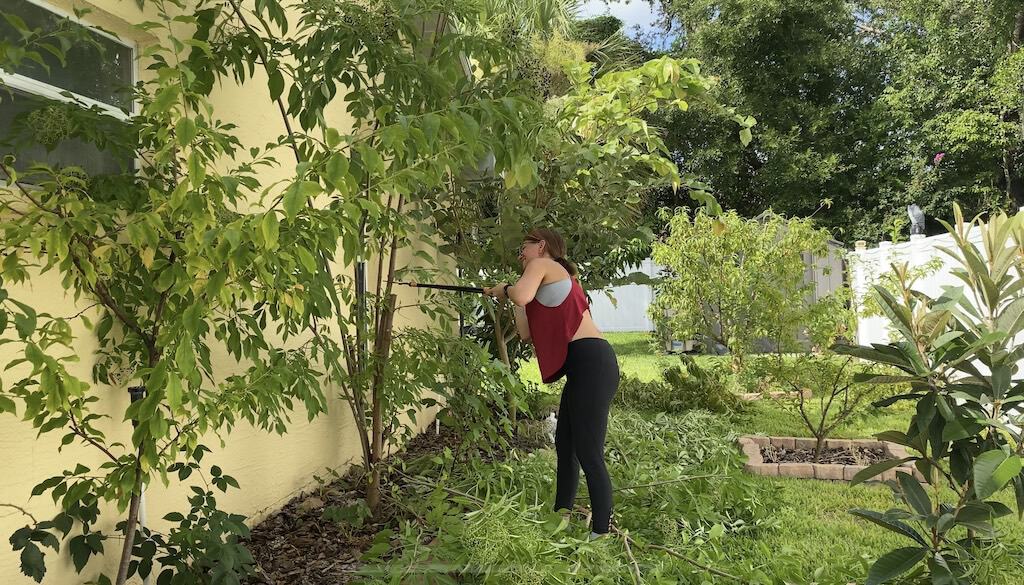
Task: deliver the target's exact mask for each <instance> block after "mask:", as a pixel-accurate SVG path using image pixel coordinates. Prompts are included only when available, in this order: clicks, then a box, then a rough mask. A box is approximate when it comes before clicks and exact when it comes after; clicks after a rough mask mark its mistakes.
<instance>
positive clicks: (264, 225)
mask: <svg viewBox="0 0 1024 585" xmlns="http://www.w3.org/2000/svg"><path fill="white" fill-rule="evenodd" d="M280 229H281V226H280V224H279V223H278V221H277V214H276V213H274V212H273V210H271V211H268V212H266V213H265V214H263V221H261V222H260V233H262V234H263V247H264V248H266V249H268V250H273V249H274V248H277V238H278V235H279V233H280Z"/></svg>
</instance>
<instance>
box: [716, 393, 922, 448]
mask: <svg viewBox="0 0 1024 585" xmlns="http://www.w3.org/2000/svg"><path fill="white" fill-rule="evenodd" d="M807 412H808V417H809V418H810V419H811V422H815V423H816V422H817V419H816V417H817V416H819V415H820V413H821V407H820V405H819V403H818V402H817V401H816V400H814V399H811V400H810V402H809V404H808V408H807ZM912 414H913V407H912V406H910V404H909V403H907V402H900V403H897V404H896V405H893V406H891V407H888V408H875V407H873V406H870V405H868V406H866V407H865V408H864V409H863V410H862V411H861V412H860V413H854V415H853V416H852V417H851V418H850V419H847V421H846V422H844V423H843V424H842V425H840V426H839V427H838V428H836V430H835V431H833V432H832V433H831V434H830V435H829V436H830V437H832V438H835V439H869V438H871V437H873V436H874V435H876V434H877V433H880V432H882V431H889V430H905V428H906V426H907V422H908V421H909V420H910V417H911V416H912ZM733 422H734V423H735V425H736V427H735V428H736V430H737V431H738V432H740V433H743V434H749V435H768V436H773V437H811V436H813V435H812V433H811V432H810V430H809V429H808V428H807V427H806V426H805V424H804V421H803V419H802V418H801V417H800V414H799V412H798V411H797V409H796V404H790V405H784V404H782V403H780V402H778V401H775V400H758V401H756V402H752V403H749V404H748V405H747V406H746V409H745V410H744V412H742V413H739V414H737V415H735V416H734V417H733Z"/></svg>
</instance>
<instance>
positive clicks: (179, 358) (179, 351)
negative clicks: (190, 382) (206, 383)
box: [174, 339, 196, 378]
mask: <svg viewBox="0 0 1024 585" xmlns="http://www.w3.org/2000/svg"><path fill="white" fill-rule="evenodd" d="M174 363H175V365H177V366H178V371H179V372H181V375H182V376H184V377H186V378H188V377H190V376H191V375H192V373H193V372H195V370H196V357H195V354H194V353H193V352H192V344H191V343H190V342H189V340H187V339H184V340H182V341H181V342H180V343H178V347H177V348H176V349H175V350H174Z"/></svg>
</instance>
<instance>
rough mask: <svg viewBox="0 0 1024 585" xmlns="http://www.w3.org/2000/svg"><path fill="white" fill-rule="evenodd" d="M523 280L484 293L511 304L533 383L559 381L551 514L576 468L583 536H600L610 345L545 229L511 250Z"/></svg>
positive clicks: (613, 377) (568, 498)
mask: <svg viewBox="0 0 1024 585" xmlns="http://www.w3.org/2000/svg"><path fill="white" fill-rule="evenodd" d="M519 261H520V263H521V264H522V265H523V276H522V277H521V278H520V279H519V280H518V281H516V283H515V284H499V285H495V286H493V287H489V288H486V289H484V293H485V294H487V295H490V296H493V297H495V298H498V299H502V300H504V299H509V300H511V301H512V302H513V303H515V305H516V306H515V315H516V328H517V329H518V330H519V336H520V337H521V338H522V339H523V340H524V341H531V342H532V343H533V346H534V350H535V353H536V354H537V361H538V362H539V364H540V371H541V378H542V379H543V380H544V383H545V384H550V383H552V382H555V381H556V380H558V379H560V378H561V377H562V376H565V378H566V381H565V387H564V389H563V390H562V400H561V403H560V406H559V408H558V426H557V427H556V429H555V452H556V454H557V458H558V473H557V481H556V490H555V510H572V508H573V502H574V501H575V499H576V488H577V486H578V485H579V478H580V467H583V473H584V474H585V475H586V476H587V489H588V490H589V491H590V503H591V509H592V518H593V521H592V525H591V530H592V532H591V538H596V537H598V536H600V535H602V534H606V533H607V532H608V530H609V522H610V520H611V514H612V483H611V480H610V479H609V477H608V469H607V467H606V466H605V462H604V439H605V432H606V431H607V428H608V408H609V407H610V406H611V403H612V398H613V397H614V396H615V391H616V390H617V389H618V386H619V365H618V361H617V360H616V358H615V352H614V351H613V350H612V346H611V344H609V343H608V342H607V341H605V339H604V338H602V337H601V332H600V331H599V330H598V329H597V326H596V325H594V320H593V319H592V318H591V316H590V307H589V303H588V302H587V297H586V295H584V294H583V289H582V288H581V287H580V283H579V281H578V280H577V279H576V277H577V276H578V272H577V270H576V267H575V266H574V265H573V264H572V263H571V262H569V261H568V260H566V259H565V240H563V239H562V236H560V235H559V234H558V233H557V232H555V231H554V230H550V229H534V230H533V231H531V232H530V233H529V234H528V235H527V236H526V239H525V241H524V242H523V245H522V248H521V249H520V252H519Z"/></svg>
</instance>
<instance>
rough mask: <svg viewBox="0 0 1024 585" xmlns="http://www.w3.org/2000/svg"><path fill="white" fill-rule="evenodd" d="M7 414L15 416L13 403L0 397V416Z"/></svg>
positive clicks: (4, 397)
mask: <svg viewBox="0 0 1024 585" xmlns="http://www.w3.org/2000/svg"><path fill="white" fill-rule="evenodd" d="M5 412H9V413H11V414H17V409H16V407H15V404H14V401H13V400H11V399H10V398H8V397H6V396H0V414H3V413H5Z"/></svg>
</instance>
